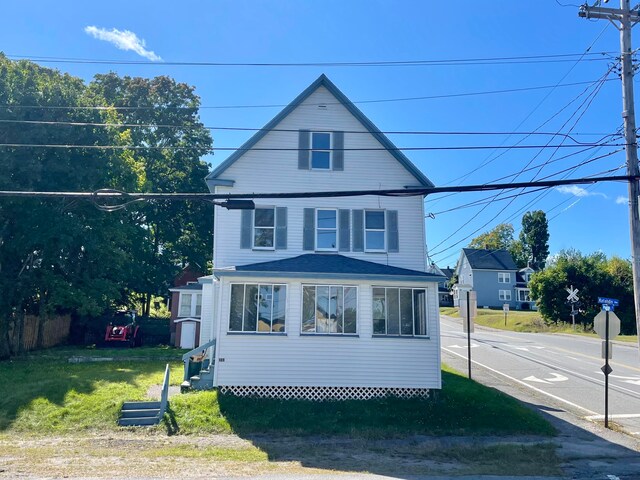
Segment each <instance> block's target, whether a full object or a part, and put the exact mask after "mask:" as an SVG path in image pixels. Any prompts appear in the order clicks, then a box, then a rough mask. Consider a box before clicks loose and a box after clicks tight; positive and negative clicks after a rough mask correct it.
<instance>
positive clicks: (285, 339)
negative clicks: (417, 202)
mask: <svg viewBox="0 0 640 480" xmlns="http://www.w3.org/2000/svg"><path fill="white" fill-rule="evenodd" d="M272 280H275V279H271V278H266V279H265V282H271V281H272ZM237 281H242V282H246V283H251V282H250V279H249V278H242V279H237ZM233 283H236V280H235V279H234V280H233ZM313 283H314V284H316V285H320V284H321V283H322V282H320V281H315V282H313ZM286 284H287V309H286V317H287V334H286V335H264V336H259V335H237V334H227V333H226V329H227V326H228V322H229V316H228V315H229V301H230V290H231V289H230V282H227V281H225V280H223V281H222V283H221V287H222V295H221V308H220V312H221V313H222V318H221V320H220V328H221V331H220V333H219V336H218V338H219V340H218V346H217V347H216V357H217V360H218V362H217V363H216V379H215V384H216V385H217V386H221V385H256V386H260V385H282V386H311V385H313V386H354V387H397V388H440V386H441V384H440V344H439V334H440V333H439V312H438V309H437V305H438V299H437V291H438V290H437V284H436V283H435V282H434V283H429V284H425V285H424V286H422V285H421V286H420V287H418V286H416V288H425V289H426V291H427V319H428V329H429V333H430V338H412V337H409V338H400V337H393V336H389V337H384V338H374V337H373V331H372V327H373V325H372V322H371V315H372V290H373V287H372V286H371V285H370V284H366V283H363V282H354V283H353V284H354V285H355V286H356V287H357V289H358V336H353V335H342V336H336V335H303V334H301V320H302V288H303V285H307V283H306V282H302V281H300V280H294V279H291V280H289V281H287V282H286ZM389 286H398V287H400V286H406V285H393V283H391V282H390V284H389ZM220 359H222V360H223V361H220Z"/></svg>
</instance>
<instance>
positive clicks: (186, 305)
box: [178, 293, 202, 317]
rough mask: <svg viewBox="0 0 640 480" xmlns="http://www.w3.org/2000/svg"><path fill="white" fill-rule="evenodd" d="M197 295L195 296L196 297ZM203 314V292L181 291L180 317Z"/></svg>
mask: <svg viewBox="0 0 640 480" xmlns="http://www.w3.org/2000/svg"><path fill="white" fill-rule="evenodd" d="M194 297H195V298H194ZM200 315H202V294H201V293H181V294H180V308H179V309H178V316H179V317H199V316H200Z"/></svg>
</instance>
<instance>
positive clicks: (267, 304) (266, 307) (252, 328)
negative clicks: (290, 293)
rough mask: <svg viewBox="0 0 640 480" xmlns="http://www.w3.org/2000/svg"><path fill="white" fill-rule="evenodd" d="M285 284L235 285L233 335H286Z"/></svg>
mask: <svg viewBox="0 0 640 480" xmlns="http://www.w3.org/2000/svg"><path fill="white" fill-rule="evenodd" d="M286 299H287V287H286V285H270V284H249V283H247V284H232V285H231V305H230V308H229V331H230V332H259V333H270V332H284V331H285V311H286Z"/></svg>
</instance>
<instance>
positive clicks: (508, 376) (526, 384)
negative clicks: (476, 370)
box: [442, 347, 596, 415]
mask: <svg viewBox="0 0 640 480" xmlns="http://www.w3.org/2000/svg"><path fill="white" fill-rule="evenodd" d="M442 350H445V351H447V352H449V353H450V354H451V355H456V356H458V357H460V358H464V359H465V360H466V359H467V357H465V356H464V355H460V354H459V353H458V352H454V351H451V350H449V349H447V348H446V347H442ZM471 363H475V364H476V365H478V366H479V367H482V368H486V369H487V370H489V371H491V372H493V373H497V374H498V375H502V376H503V377H506V378H508V379H509V380H511V381H514V382H516V383H519V384H520V385H524V386H525V387H527V388H530V389H531V390H534V391H536V392H538V393H541V394H543V395H546V396H548V397H551V398H553V399H554V400H557V401H559V402H562V403H564V404H566V405H570V406H571V407H574V408H578V409H580V410H582V411H583V412H586V413H588V414H590V415H596V412H594V411H593V410H589V409H588V408H584V407H582V406H580V405H578V404H576V403H573V402H570V401H569V400H566V399H564V398H562V397H558V396H557V395H553V394H552V393H549V392H545V391H544V390H541V389H540V388H536V387H534V386H533V385H529V384H528V383H524V382H523V381H522V380H518V379H517V378H514V377H512V376H511V375H507V374H506V373H502V372H500V371H498V370H495V369H493V368H491V367H489V366H487V365H484V364H482V363H479V362H476V361H475V360H471Z"/></svg>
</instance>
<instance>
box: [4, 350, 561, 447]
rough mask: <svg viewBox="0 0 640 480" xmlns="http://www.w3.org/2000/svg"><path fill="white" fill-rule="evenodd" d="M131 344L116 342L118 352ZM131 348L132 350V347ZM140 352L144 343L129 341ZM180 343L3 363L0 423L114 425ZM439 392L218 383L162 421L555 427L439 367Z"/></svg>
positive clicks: (418, 430)
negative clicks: (393, 393) (247, 392)
mask: <svg viewBox="0 0 640 480" xmlns="http://www.w3.org/2000/svg"><path fill="white" fill-rule="evenodd" d="M124 351H127V350H117V352H124ZM128 352H130V353H133V352H134V350H128ZM135 352H139V353H141V352H142V350H137V349H136V350H135ZM181 353H182V351H180V350H175V349H155V351H154V349H148V350H147V351H146V352H145V355H144V356H143V357H144V359H140V360H133V361H131V360H118V361H109V362H87V363H69V362H68V358H69V357H71V356H91V355H92V354H95V355H96V356H100V357H104V356H111V357H116V356H117V354H116V352H108V351H106V350H90V349H52V350H49V351H46V352H44V353H43V356H42V357H39V356H38V355H37V354H31V355H29V356H27V357H24V358H21V359H17V360H13V361H9V362H0V385H6V386H8V389H9V391H10V392H11V394H10V395H3V396H2V397H0V432H4V433H5V434H13V433H29V434H66V433H72V432H76V433H77V432H78V431H117V430H118V427H117V426H116V419H117V417H118V413H119V410H120V407H121V406H122V403H123V402H124V401H130V400H143V399H145V395H146V392H147V390H148V388H149V387H150V386H152V385H158V384H160V383H161V382H162V375H163V372H164V365H165V363H166V362H165V361H164V360H157V359H154V357H162V358H166V357H167V356H172V355H175V358H176V359H179V358H180V355H181ZM181 380H182V364H181V362H179V361H174V362H171V383H172V384H174V385H178V384H179V383H180V382H181ZM443 382H444V387H443V390H442V391H441V394H440V395H439V398H438V399H437V401H433V400H417V399H414V400H401V399H397V398H387V399H381V400H371V401H335V402H321V403H314V402H308V401H293V400H289V401H280V400H269V399H254V398H237V397H230V396H222V397H219V396H218V395H217V393H216V392H215V391H209V392H194V393H189V394H185V395H178V396H175V397H173V398H172V399H171V401H170V410H169V413H168V415H167V417H166V421H165V425H162V426H159V427H157V428H158V429H159V430H164V429H166V430H167V431H169V432H170V433H181V434H193V433H231V432H235V433H238V434H242V435H244V434H259V433H269V432H280V433H291V434H298V435H300V434H301V435H315V434H348V435H355V436H362V437H388V436H396V435H406V434H427V435H431V434H434V435H448V434H464V435H467V434H469V435H476V434H495V435H501V434H516V433H522V434H542V435H551V434H553V428H552V427H551V426H550V425H549V424H548V423H547V422H546V421H544V420H543V419H542V418H541V417H540V416H539V415H538V414H536V413H534V412H532V411H531V410H529V409H527V408H525V407H524V406H522V405H521V404H520V403H518V402H517V401H516V400H514V399H512V398H510V397H508V396H506V395H504V394H502V393H500V392H498V391H497V390H494V389H490V388H487V387H484V386H482V385H480V384H478V383H476V382H474V381H471V380H468V379H466V378H464V377H462V376H460V375H459V374H457V373H455V372H453V371H451V370H449V369H447V368H445V369H444V371H443Z"/></svg>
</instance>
